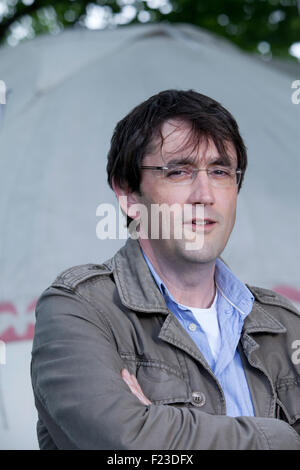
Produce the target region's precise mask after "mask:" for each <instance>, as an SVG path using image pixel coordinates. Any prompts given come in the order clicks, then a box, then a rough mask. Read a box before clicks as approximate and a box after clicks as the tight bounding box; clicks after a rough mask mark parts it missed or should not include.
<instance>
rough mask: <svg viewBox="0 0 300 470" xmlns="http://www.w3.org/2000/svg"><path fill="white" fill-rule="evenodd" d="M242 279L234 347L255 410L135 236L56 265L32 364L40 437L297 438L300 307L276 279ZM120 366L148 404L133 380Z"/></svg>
mask: <svg viewBox="0 0 300 470" xmlns="http://www.w3.org/2000/svg"><path fill="white" fill-rule="evenodd" d="M247 287H248V288H249V289H250V290H251V292H252V293H253V295H254V296H255V302H254V305H253V309H252V311H251V313H250V314H249V315H248V317H247V318H246V319H245V323H244V328H243V331H242V335H241V341H240V344H239V350H240V354H241V357H242V361H243V363H244V367H245V373H246V377H247V381H248V384H249V388H250V391H251V395H252V400H253V404H254V409H255V417H246V416H242V417H237V418H232V417H229V416H226V403H225V398H224V394H223V391H222V389H221V386H220V384H219V383H218V381H217V379H216V377H215V376H214V374H213V373H212V371H211V369H210V368H209V366H208V364H207V363H206V361H205V359H204V357H203V355H202V354H201V352H200V350H199V349H198V348H197V346H196V345H195V343H194V342H193V341H192V339H191V338H190V336H189V335H188V333H187V332H186V331H185V330H184V329H183V327H182V326H181V325H180V323H179V322H178V320H177V319H176V317H175V316H174V315H173V314H172V312H171V311H170V310H169V309H168V307H167V306H166V303H165V301H164V298H163V297H162V295H161V293H160V291H159V289H158V287H157V285H156V283H155V281H154V279H153V277H152V275H151V273H150V271H149V268H148V266H147V264H146V262H145V260H144V257H143V255H142V252H141V250H140V246H139V243H138V242H137V241H134V240H132V239H129V240H128V241H127V243H126V245H125V246H124V247H123V248H122V249H121V250H120V251H118V252H117V253H116V255H115V256H114V257H113V258H111V259H110V260H109V261H107V262H106V263H104V264H102V265H97V264H96V265H93V264H88V265H81V266H75V267H73V268H71V269H68V270H66V271H64V272H63V273H62V274H60V275H59V276H58V277H57V279H56V280H55V281H54V282H53V284H52V285H51V286H50V287H49V288H48V289H46V290H45V291H44V292H43V294H42V295H41V297H40V298H39V301H38V304H37V308H36V327H35V337H34V343H33V350H32V365H31V373H32V385H33V390H34V396H35V403H36V407H37V410H38V414H39V421H38V425H37V431H38V438H39V443H40V447H41V448H42V449H56V448H58V449H118V450H121V449H129V450H131V449H139V450H141V449H151V450H154V449H168V450H169V449H177V450H179V449H185V450H187V449H298V450H300V437H299V433H300V365H299V364H297V362H299V360H295V358H296V359H297V355H295V349H294V346H295V344H297V343H295V341H296V340H299V339H300V317H299V312H298V311H297V310H296V308H295V307H294V306H293V305H292V304H291V303H290V302H289V301H288V300H287V299H285V298H284V297H282V296H280V295H278V294H277V293H275V292H273V291H270V290H267V289H261V288H258V287H251V286H247ZM296 352H297V351H296ZM293 353H294V355H293ZM298 358H299V354H298ZM124 367H126V368H127V369H129V371H130V372H131V373H134V374H135V375H136V377H137V380H138V382H139V383H140V385H141V388H142V390H143V392H144V394H145V395H146V396H147V397H148V398H149V399H150V400H151V402H152V404H151V405H149V406H145V405H143V404H142V403H141V402H140V401H139V400H138V399H137V398H136V397H135V396H134V395H133V394H132V393H131V392H130V390H129V388H128V386H127V385H126V384H125V382H124V381H123V380H122V378H121V375H120V371H121V369H122V368H124ZM296 431H297V432H296Z"/></svg>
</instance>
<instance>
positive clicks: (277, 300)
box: [246, 284, 300, 317]
mask: <svg viewBox="0 0 300 470" xmlns="http://www.w3.org/2000/svg"><path fill="white" fill-rule="evenodd" d="M246 285H247V287H248V289H249V290H250V291H251V292H252V294H253V295H254V297H255V300H256V301H257V302H259V303H261V304H264V305H269V306H271V307H272V306H274V307H280V308H281V309H285V310H288V311H289V312H292V313H294V314H296V315H297V316H298V317H300V311H299V310H298V309H297V307H296V305H295V304H293V303H292V302H291V301H290V300H289V299H288V298H286V297H284V296H283V295H281V294H278V293H277V292H275V291H273V290H271V289H265V288H263V287H257V286H250V285H248V284H246Z"/></svg>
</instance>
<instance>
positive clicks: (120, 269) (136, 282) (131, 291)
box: [105, 238, 286, 333]
mask: <svg viewBox="0 0 300 470" xmlns="http://www.w3.org/2000/svg"><path fill="white" fill-rule="evenodd" d="M105 264H106V265H107V266H108V267H109V268H110V269H112V270H113V274H114V279H115V282H116V286H117V289H118V292H119V295H120V299H121V302H122V303H123V305H125V306H126V307H128V308H129V309H132V310H135V311H137V312H144V313H165V314H166V315H168V314H169V313H170V310H169V309H168V307H167V305H166V302H165V300H164V298H163V296H162V294H161V292H160V290H159V288H158V286H157V284H156V282H155V281H154V279H153V277H152V275H151V272H150V270H149V268H148V266H147V263H146V261H145V258H144V256H143V253H142V250H141V247H140V244H139V242H138V241H137V240H133V239H132V238H128V240H127V242H126V244H125V245H124V246H123V247H122V248H121V249H120V250H119V251H118V252H117V253H116V254H115V256H114V257H113V258H111V259H110V260H109V261H108V262H106V263H105ZM247 287H248V289H249V290H250V291H251V292H252V294H253V295H254V297H255V301H254V304H253V308H252V310H251V313H250V314H249V315H248V316H247V317H246V318H245V322H244V327H243V330H244V332H245V333H257V332H269V333H285V332H286V328H285V327H284V326H283V325H282V323H280V322H279V321H278V320H277V319H276V318H274V317H273V316H271V315H270V314H269V313H268V311H267V307H266V306H265V304H268V303H271V302H269V301H268V300H266V299H265V298H262V294H261V290H260V289H258V288H255V287H251V286H249V285H247ZM268 292H270V291H268ZM273 303H274V302H273Z"/></svg>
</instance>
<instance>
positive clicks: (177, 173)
mask: <svg viewBox="0 0 300 470" xmlns="http://www.w3.org/2000/svg"><path fill="white" fill-rule="evenodd" d="M189 174H190V171H189V170H188V169H186V168H174V169H172V170H167V171H166V176H167V178H179V177H182V176H189Z"/></svg>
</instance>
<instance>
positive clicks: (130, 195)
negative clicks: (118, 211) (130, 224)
mask: <svg viewBox="0 0 300 470" xmlns="http://www.w3.org/2000/svg"><path fill="white" fill-rule="evenodd" d="M112 187H113V190H114V193H115V195H116V196H117V198H118V201H119V204H120V207H121V208H122V210H123V211H124V212H125V214H127V215H128V212H129V209H130V207H131V206H132V205H133V204H138V203H139V198H138V195H137V193H136V192H135V191H131V189H129V188H128V186H125V187H124V188H121V187H120V186H118V185H117V184H116V182H115V180H114V179H113V180H112ZM130 217H132V216H130Z"/></svg>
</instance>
